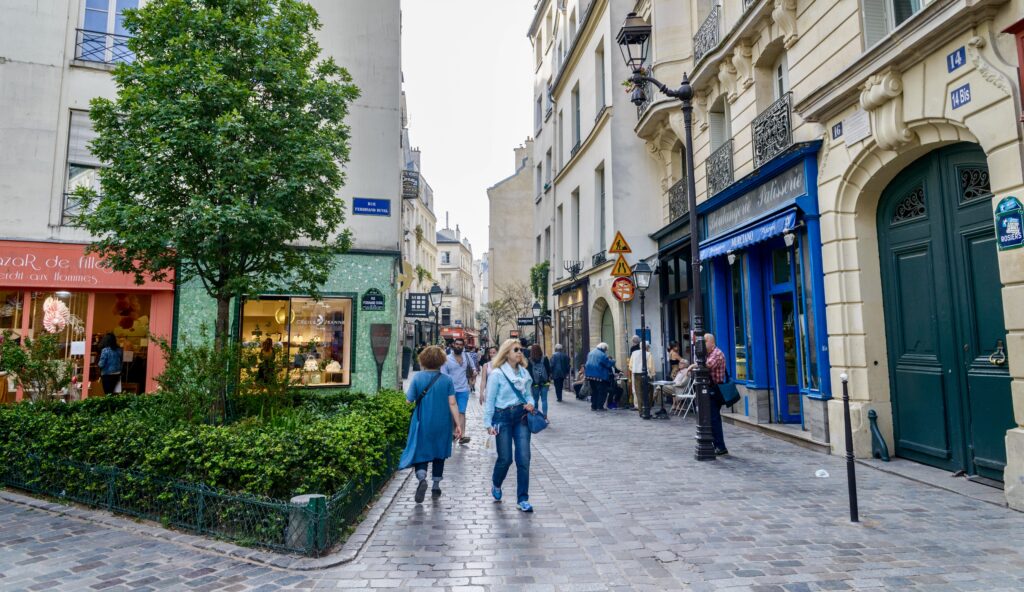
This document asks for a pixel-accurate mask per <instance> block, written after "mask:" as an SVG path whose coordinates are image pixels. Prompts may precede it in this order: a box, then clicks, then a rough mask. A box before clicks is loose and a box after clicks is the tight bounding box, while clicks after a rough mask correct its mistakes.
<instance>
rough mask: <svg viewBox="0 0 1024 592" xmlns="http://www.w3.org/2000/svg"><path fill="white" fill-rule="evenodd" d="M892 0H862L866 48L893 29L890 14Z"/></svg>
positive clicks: (861, 7)
mask: <svg viewBox="0 0 1024 592" xmlns="http://www.w3.org/2000/svg"><path fill="white" fill-rule="evenodd" d="M890 2H891V0H861V4H860V9H861V16H862V18H863V20H864V49H868V48H869V47H872V46H874V45H875V44H876V43H878V42H879V41H881V40H882V38H883V37H885V36H886V35H888V34H889V31H890V30H892V27H891V25H890V22H892V19H891V17H890V16H889V3H890Z"/></svg>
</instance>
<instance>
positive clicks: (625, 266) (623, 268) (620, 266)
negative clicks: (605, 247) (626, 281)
mask: <svg viewBox="0 0 1024 592" xmlns="http://www.w3.org/2000/svg"><path fill="white" fill-rule="evenodd" d="M631 275H633V270H632V269H631V268H630V267H629V263H626V258H625V257H623V256H622V255H619V258H618V259H616V260H615V267H612V277H629V276H631Z"/></svg>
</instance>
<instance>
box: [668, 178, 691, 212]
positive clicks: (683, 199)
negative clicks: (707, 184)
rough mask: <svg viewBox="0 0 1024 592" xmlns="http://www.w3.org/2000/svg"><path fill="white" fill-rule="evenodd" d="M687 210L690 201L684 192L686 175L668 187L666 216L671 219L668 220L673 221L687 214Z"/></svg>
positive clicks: (688, 209)
mask: <svg viewBox="0 0 1024 592" xmlns="http://www.w3.org/2000/svg"><path fill="white" fill-rule="evenodd" d="M689 211H690V202H689V200H688V199H687V194H686V177H683V178H682V179H680V180H678V181H676V183H675V184H674V185H672V187H669V189H668V217H669V218H670V219H671V220H670V221H675V220H678V219H680V218H682V217H683V216H685V215H686V214H688V213H689Z"/></svg>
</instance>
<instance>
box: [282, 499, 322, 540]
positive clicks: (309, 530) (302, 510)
mask: <svg viewBox="0 0 1024 592" xmlns="http://www.w3.org/2000/svg"><path fill="white" fill-rule="evenodd" d="M326 509H327V496H325V495H320V494H306V495H297V496H295V497H293V498H292V499H291V505H290V509H289V515H288V529H287V531H286V532H285V545H286V546H287V547H288V548H289V549H290V550H293V551H298V550H302V551H304V552H305V553H307V554H310V555H316V554H317V552H318V551H320V550H321V548H322V547H321V545H322V544H323V541H324V539H323V536H324V533H323V531H324V530H325V529H324V525H323V519H324V515H325V514H326Z"/></svg>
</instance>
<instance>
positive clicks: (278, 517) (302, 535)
mask: <svg viewBox="0 0 1024 592" xmlns="http://www.w3.org/2000/svg"><path fill="white" fill-rule="evenodd" d="M399 456H400V452H398V451H393V450H389V451H388V452H387V453H386V455H385V459H386V460H385V462H386V467H385V469H384V470H383V471H382V472H381V475H380V476H379V477H376V478H372V479H369V480H367V481H363V482H349V483H348V484H347V485H345V487H343V488H342V489H341V491H338V492H337V493H335V494H334V495H331V496H328V497H326V498H324V497H315V498H313V499H312V500H310V502H309V503H307V504H295V503H291V502H286V501H282V500H277V499H272V498H265V497H257V496H247V495H241V494H235V493H228V492H225V491H219V490H215V489H210V488H208V487H206V486H205V485H197V484H193V483H182V482H178V481H172V480H168V479H163V478H160V477H155V476H153V475H149V474H146V473H142V472H139V471H135V470H130V469H119V468H116V467H104V466H99V465H91V464H87V463H81V462H77V461H73V460H68V459H63V458H56V457H51V456H43V455H35V454H30V455H28V458H27V459H26V460H27V461H28V462H24V463H18V465H19V466H0V481H2V482H3V483H4V484H5V485H8V486H10V487H14V488H17V489H22V490H25V491H29V492H34V493H41V494H44V495H49V496H52V497H55V498H59V499H66V500H71V501H75V502H78V503H80V504H84V505H87V506H92V507H95V508H103V509H105V510H108V511H110V512H114V513H118V514H126V515H128V516H135V517H137V518H142V519H146V520H153V521H156V522H160V523H161V524H163V525H164V526H170V527H173V528H176V529H179V530H184V531H188V532H193V533H196V534H201V535H206V536H212V537H215V538H218V539H224V540H228V541H232V542H235V543H238V544H240V545H245V546H256V547H265V548H267V549H271V550H274V551H278V552H282V553H296V554H301V555H308V556H312V557H318V556H321V555H323V554H324V553H326V552H327V551H328V550H330V548H331V547H333V546H334V545H335V544H336V543H338V542H339V541H341V540H342V539H343V538H345V536H346V534H347V532H348V530H349V529H350V528H351V527H353V526H354V522H355V520H356V519H357V518H358V517H359V516H360V515H361V514H362V512H363V510H364V509H365V508H366V506H367V504H369V503H370V501H371V500H372V499H373V497H374V496H375V495H376V494H377V492H378V491H380V488H381V486H382V485H383V484H384V483H386V482H387V480H388V479H390V478H391V476H392V475H393V474H394V472H395V470H396V468H397V466H396V465H397V463H398V459H399Z"/></svg>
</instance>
